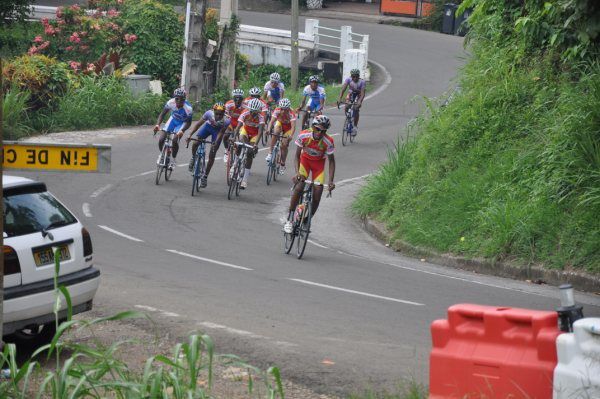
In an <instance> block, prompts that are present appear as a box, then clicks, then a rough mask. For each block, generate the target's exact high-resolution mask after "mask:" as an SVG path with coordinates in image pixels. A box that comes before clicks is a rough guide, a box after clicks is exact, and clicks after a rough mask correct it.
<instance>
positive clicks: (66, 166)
mask: <svg viewBox="0 0 600 399" xmlns="http://www.w3.org/2000/svg"><path fill="white" fill-rule="evenodd" d="M110 149H111V147H110V145H106V144H54V143H53V144H47V143H23V142H17V141H5V142H4V154H3V155H4V157H3V159H4V163H3V167H4V168H6V169H25V170H40V169H42V170H49V171H62V172H97V173H110Z"/></svg>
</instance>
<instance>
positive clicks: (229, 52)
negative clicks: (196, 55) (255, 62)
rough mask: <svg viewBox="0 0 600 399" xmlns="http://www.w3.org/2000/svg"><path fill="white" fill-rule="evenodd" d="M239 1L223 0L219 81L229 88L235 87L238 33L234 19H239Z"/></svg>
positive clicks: (220, 22) (220, 21) (220, 23)
mask: <svg viewBox="0 0 600 399" xmlns="http://www.w3.org/2000/svg"><path fill="white" fill-rule="evenodd" d="M237 12H238V1H237V0H221V12H220V19H219V25H220V29H221V45H220V51H221V52H220V54H219V64H218V74H217V79H218V80H217V81H218V83H219V84H221V85H225V87H227V89H228V90H231V89H233V82H234V80H235V58H236V37H235V36H236V35H235V33H236V32H235V31H234V28H235V27H234V26H233V21H234V18H236V19H237Z"/></svg>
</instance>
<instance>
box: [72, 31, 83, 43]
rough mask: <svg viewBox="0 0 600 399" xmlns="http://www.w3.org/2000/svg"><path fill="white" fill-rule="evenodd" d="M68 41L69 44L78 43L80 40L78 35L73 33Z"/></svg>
mask: <svg viewBox="0 0 600 399" xmlns="http://www.w3.org/2000/svg"><path fill="white" fill-rule="evenodd" d="M69 41H70V42H71V43H80V42H81V39H80V38H79V34H78V33H77V32H73V34H72V35H71V37H69Z"/></svg>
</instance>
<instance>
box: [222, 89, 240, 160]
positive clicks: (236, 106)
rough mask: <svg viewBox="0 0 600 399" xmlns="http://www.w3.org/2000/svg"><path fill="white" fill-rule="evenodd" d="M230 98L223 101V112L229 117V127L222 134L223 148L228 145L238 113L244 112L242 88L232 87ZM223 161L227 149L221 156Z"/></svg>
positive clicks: (225, 157)
mask: <svg viewBox="0 0 600 399" xmlns="http://www.w3.org/2000/svg"><path fill="white" fill-rule="evenodd" d="M231 97H232V99H231V100H229V101H227V102H226V103H225V114H226V115H227V116H228V117H229V118H230V119H231V123H230V124H229V127H228V128H227V130H226V131H225V135H224V136H223V145H224V146H225V149H228V147H229V136H230V135H231V133H232V132H233V131H234V130H235V128H236V127H237V125H238V119H239V117H240V115H241V114H242V113H243V112H244V105H243V103H244V90H242V89H234V90H233V91H232V92H231ZM223 162H225V163H227V151H226V152H225V155H224V156H223Z"/></svg>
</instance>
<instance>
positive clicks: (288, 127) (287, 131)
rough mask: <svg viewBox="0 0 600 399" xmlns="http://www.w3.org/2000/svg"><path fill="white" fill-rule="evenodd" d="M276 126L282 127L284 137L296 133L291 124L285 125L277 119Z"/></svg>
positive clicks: (277, 127)
mask: <svg viewBox="0 0 600 399" xmlns="http://www.w3.org/2000/svg"><path fill="white" fill-rule="evenodd" d="M275 128H276V129H281V133H282V135H283V137H286V138H288V137H291V136H292V135H293V134H294V132H293V131H292V125H291V124H289V125H288V124H285V125H284V124H283V123H281V122H279V121H277V122H275Z"/></svg>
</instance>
